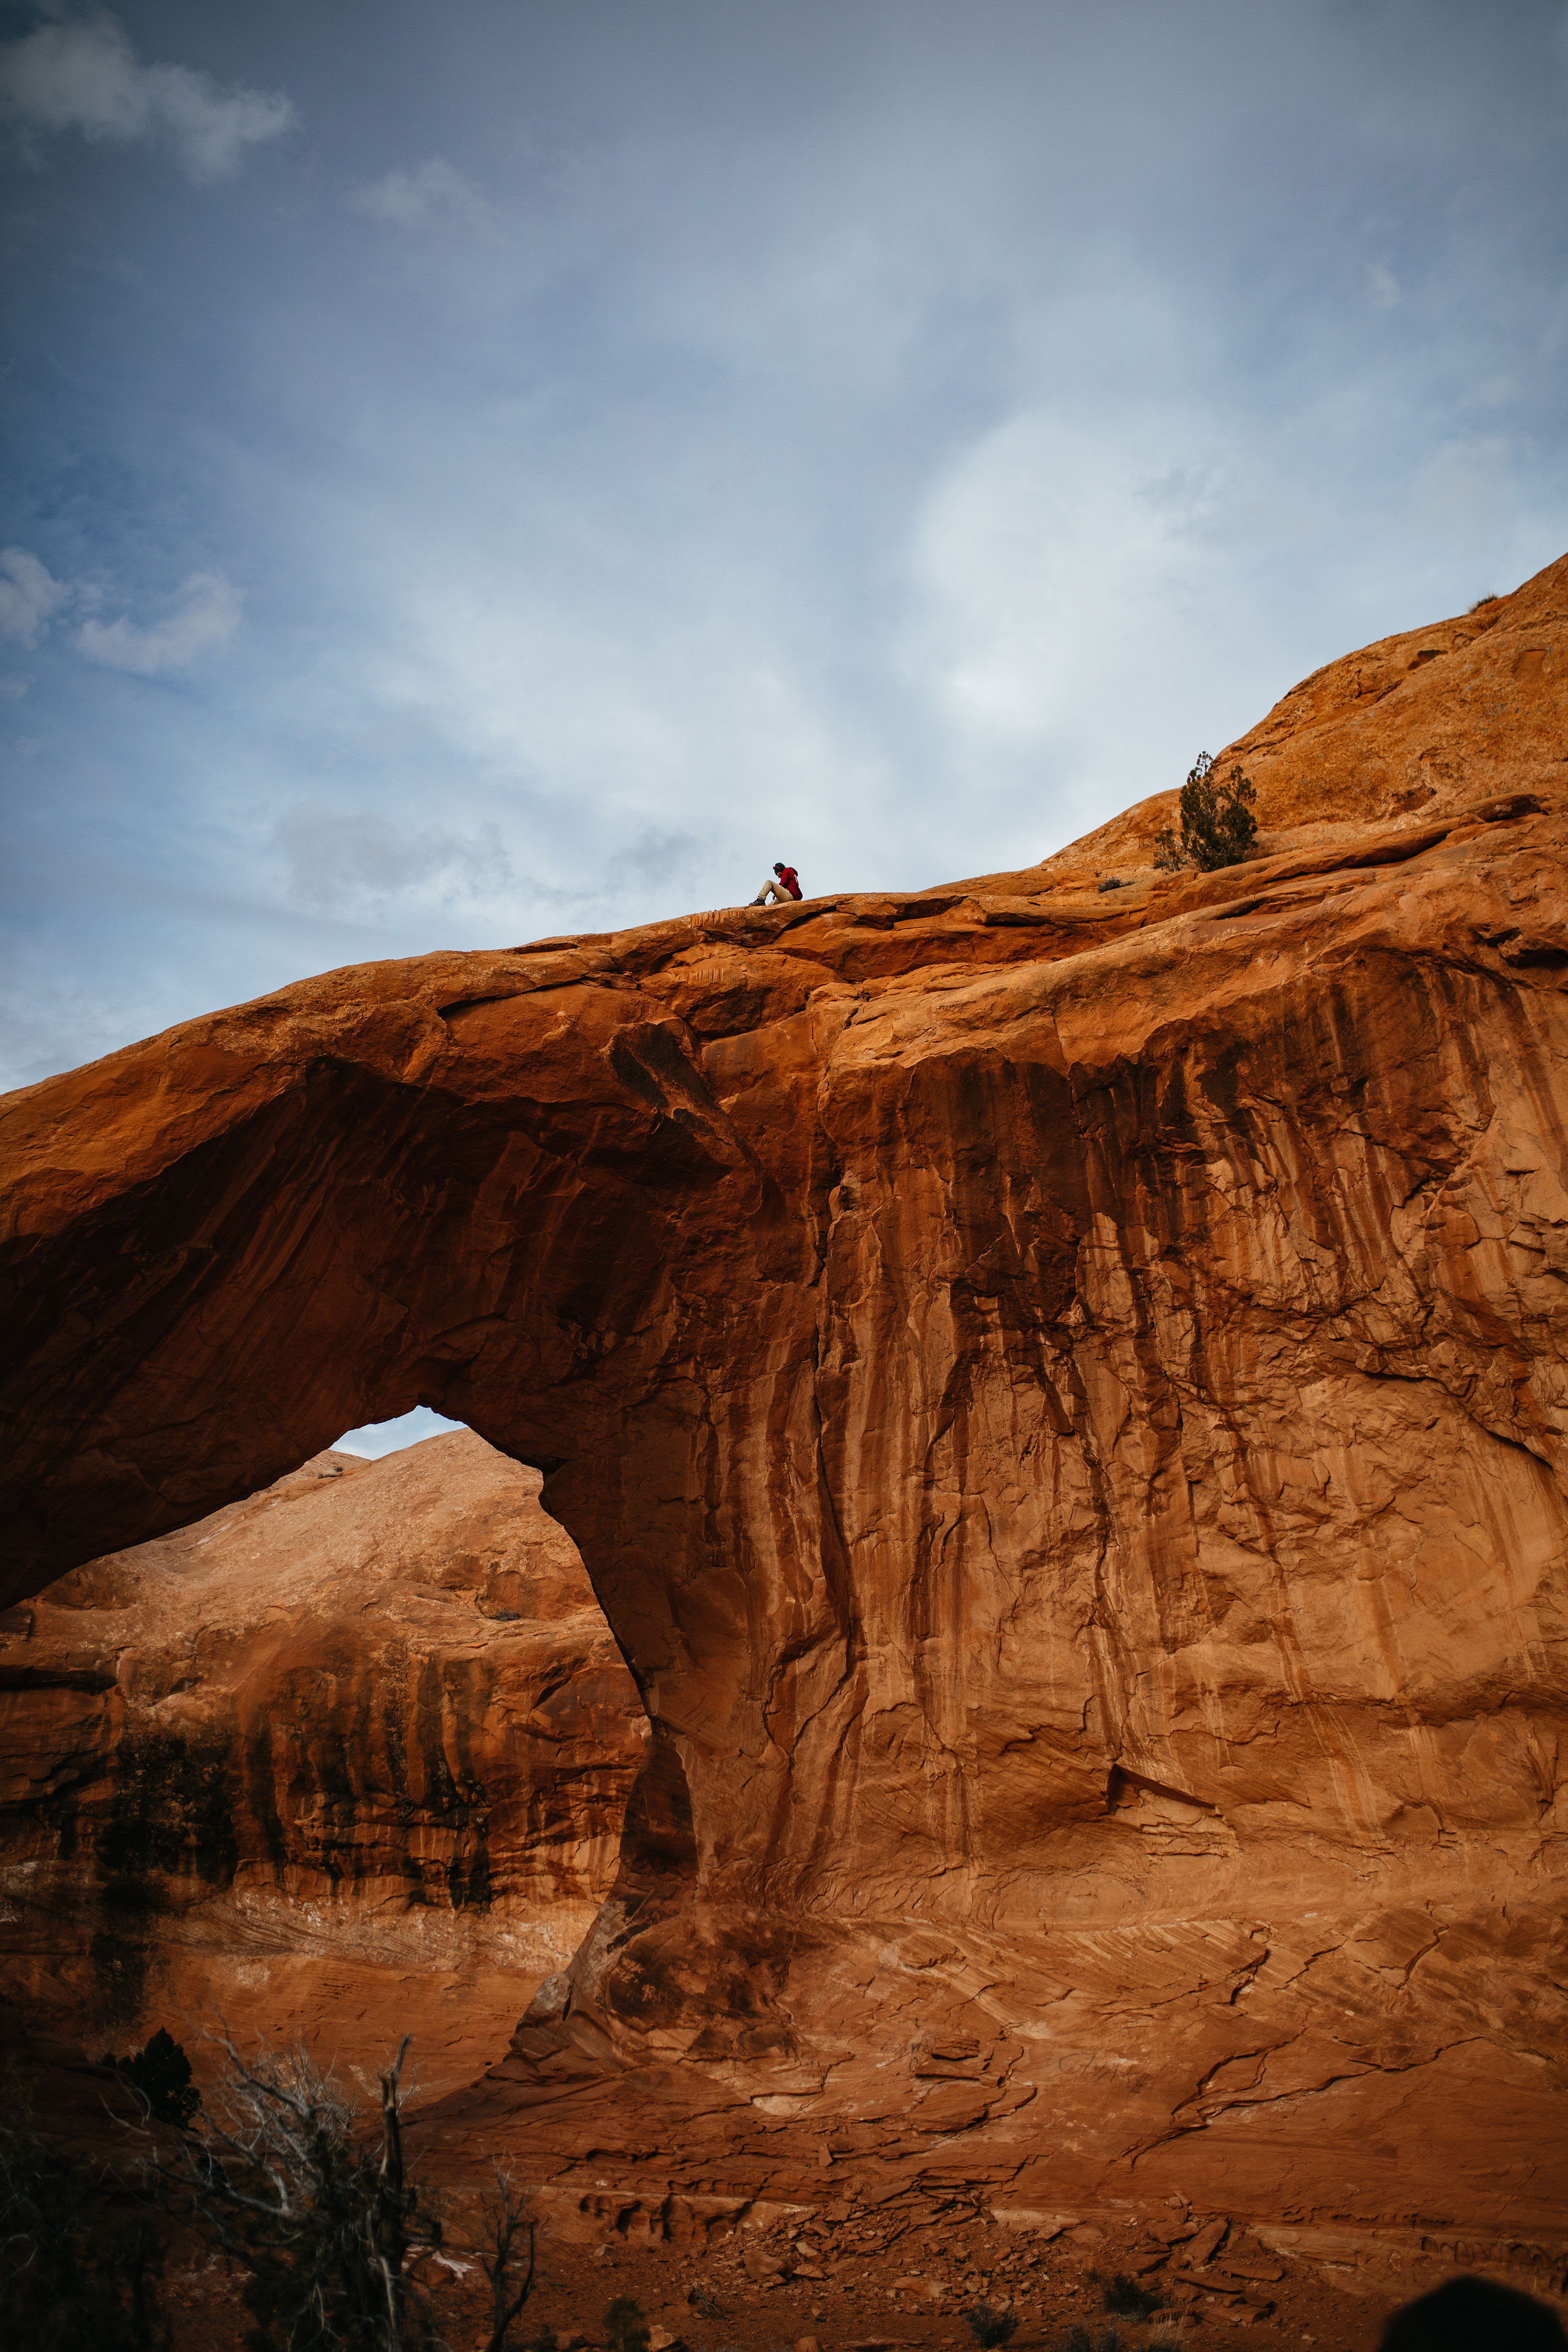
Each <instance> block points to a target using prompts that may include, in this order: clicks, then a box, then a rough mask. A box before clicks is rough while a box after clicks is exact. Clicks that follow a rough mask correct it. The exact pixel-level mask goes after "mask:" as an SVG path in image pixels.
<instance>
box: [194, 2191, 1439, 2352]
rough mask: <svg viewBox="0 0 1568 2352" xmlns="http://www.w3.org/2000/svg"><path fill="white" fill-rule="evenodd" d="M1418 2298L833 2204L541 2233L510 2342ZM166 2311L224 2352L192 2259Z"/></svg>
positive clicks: (1087, 2317)
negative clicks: (710, 2237)
mask: <svg viewBox="0 0 1568 2352" xmlns="http://www.w3.org/2000/svg"><path fill="white" fill-rule="evenodd" d="M461 2212H462V2208H461V2206H460V2205H459V2210H458V2221H459V2226H460V2221H461ZM468 2262H469V2263H470V2264H471V2256H470V2257H468ZM464 2264H465V2257H464V2254H463V2253H462V2252H461V2251H460V2250H459V2249H458V2242H457V2240H456V2239H455V2240H454V2252H453V2254H452V2256H451V2257H450V2258H449V2259H448V2260H447V2261H445V2262H435V2261H431V2262H426V2263H423V2264H421V2265H420V2276H421V2279H422V2281H423V2283H424V2284H426V2287H427V2288H428V2291H429V2293H430V2294H431V2298H432V2301H433V2304H434V2306H435V2309H436V2312H437V2321H438V2325H439V2326H440V2327H441V2329H442V2331H443V2333H444V2334H445V2335H446V2336H447V2340H448V2341H449V2342H450V2344H451V2345H452V2347H453V2352H470V2347H474V2352H478V2347H482V2346H483V2345H484V2344H485V2343H486V2341H487V2339H488V2322H487V2319H486V2310H487V2303H486V2297H487V2295H488V2288H486V2287H485V2285H484V2283H483V2281H482V2279H481V2278H480V2276H479V2273H478V2272H477V2270H476V2269H475V2268H473V2267H471V2266H467V2267H465V2266H464ZM1420 2290H1421V2281H1420V2278H1419V2275H1418V2274H1417V2275H1415V2276H1413V2277H1412V2279H1411V2282H1410V2284H1409V2286H1408V2288H1405V2289H1404V2290H1403V2291H1402V2287H1401V2284H1398V2283H1394V2282H1391V2283H1390V2288H1389V2291H1388V2292H1387V2293H1384V2294H1376V2295H1371V2296H1369V2295H1366V2294H1348V2293H1346V2292H1343V2291H1342V2290H1339V2289H1336V2288H1335V2287H1334V2286H1333V2285H1332V2284H1330V2283H1328V2282H1327V2281H1326V2280H1325V2279H1324V2277H1323V2276H1322V2274H1321V2272H1319V2271H1318V2270H1316V2269H1314V2268H1310V2267H1309V2266H1306V2265H1303V2264H1300V2263H1294V2262H1292V2261H1290V2260H1289V2259H1282V2258H1281V2257H1280V2256H1279V2253H1278V2252H1276V2251H1274V2250H1273V2249H1272V2248H1270V2247H1269V2246H1268V2244H1267V2243H1266V2242H1264V2241H1263V2240H1262V2239H1261V2238H1258V2237H1257V2236H1255V2235H1249V2234H1248V2233H1247V2232H1246V2231H1242V2230H1240V2229H1237V2228H1235V2227H1233V2226H1230V2225H1228V2224H1227V2223H1226V2221H1225V2219H1224V2218H1223V2217H1220V2216H1203V2215H1198V2214H1194V2213H1191V2212H1177V2211H1175V2210H1170V2211H1168V2212H1166V2213H1164V2214H1162V2215H1161V2216H1159V2217H1157V2218H1156V2217H1151V2218H1150V2219H1149V2220H1148V2221H1146V2222H1145V2223H1143V2224H1142V2226H1131V2225H1129V2226H1122V2227H1101V2226H1100V2225H1097V2224H1094V2223H1084V2224H1081V2225H1078V2226H1076V2227H1065V2228H1057V2227H1047V2228H1015V2227H1009V2226H1007V2225H1006V2224H1005V2223H1000V2222H998V2221H996V2220H995V2219H994V2218H993V2217H992V2216H991V2215H990V2214H988V2213H987V2212H986V2211H984V2210H983V2209H981V2208H979V2207H977V2206H975V2205H973V2203H965V2202H963V2200H953V2201H952V2202H951V2203H949V2204H948V2205H946V2206H945V2207H943V2208H941V2209H940V2210H939V2209H938V2208H936V2207H933V2205H932V2204H931V2202H929V2201H919V2202H913V2201H910V2200H890V2201H889V2204H888V2205H884V2206H882V2207H879V2208H869V2207H864V2206H861V2205H859V2204H858V2203H856V2204H851V2203H847V2202H843V2203H837V2204H834V2205H831V2206H828V2207H825V2208H823V2209H820V2210H817V2211H816V2212H814V2213H810V2214H804V2213H803V2214H795V2215H791V2216H781V2217H779V2218H777V2219H774V2220H773V2221H763V2222H761V2223H759V2224H757V2225H755V2226H750V2227H748V2226H742V2227H740V2228H738V2229H736V2230H735V2231H733V2232H732V2234H727V2235H725V2236H722V2237H721V2238H720V2239H719V2240H718V2242H716V2243H714V2244H713V2245H711V2246H710V2247H702V2248H698V2247H696V2246H692V2245H687V2246H679V2245H671V2244H663V2243H661V2244H647V2243H645V2244H641V2245H638V2244H636V2243H630V2242H626V2240H625V2239H621V2238H619V2237H617V2236H616V2234H615V2233H614V2232H611V2233H610V2234H609V2236H608V2237H607V2238H606V2239H605V2240H602V2241H600V2242H598V2243H596V2244H578V2243H571V2242H562V2241H560V2240H559V2239H554V2238H545V2239H543V2240H542V2241H541V2243H540V2246H539V2270H538V2278H537V2284H536V2286H535V2291H534V2294H533V2295H532V2297H531V2301H530V2303H529V2305H528V2306H527V2310H526V2313H525V2314H524V2315H523V2317H522V2318H521V2320H520V2322H519V2323H518V2325H517V2327H516V2330H515V2341H516V2343H517V2344H518V2345H519V2346H521V2344H522V2342H523V2341H524V2339H525V2338H526V2337H528V2336H533V2335H535V2334H536V2333H537V2332H538V2331H539V2330H540V2329H541V2328H544V2327H548V2328H550V2329H552V2330H553V2331H554V2333H555V2335H556V2336H557V2337H558V2338H559V2339H560V2341H561V2343H562V2344H563V2346H570V2345H572V2344H573V2343H576V2344H577V2345H579V2346H581V2347H588V2346H596V2345H601V2344H603V2342H604V2340H605V2330H604V2326H603V2315H604V2312H605V2308H606V2306H607V2305H608V2304H609V2302H610V2301H611V2299H612V2298H613V2297H616V2296H618V2295H628V2294H629V2295H631V2296H633V2297H635V2299H636V2300H637V2303H638V2304H639V2305H640V2306H641V2308H642V2310H643V2312H644V2314H645V2315H646V2317H647V2320H648V2321H649V2323H650V2326H652V2328H653V2329H654V2331H655V2333H654V2340H653V2352H675V2347H676V2345H677V2344H681V2345H684V2346H686V2347H689V2352H727V2347H731V2346H732V2347H737V2352H790V2347H796V2352H802V2347H816V2352H881V2347H889V2352H898V2347H905V2346H907V2347H910V2352H947V2348H948V2347H952V2352H974V2346H975V2341H976V2339H975V2336H974V2335H973V2331H972V2329H971V2327H970V2326H969V2324H968V2323H967V2321H966V2320H965V2318H964V2316H963V2315H964V2313H965V2312H966V2311H968V2310H972V2309H973V2308H974V2307H975V2306H976V2305H986V2306H988V2307H989V2309H990V2310H991V2311H993V2312H994V2313H997V2314H1003V2313H1010V2314H1012V2315H1013V2316H1014V2320H1015V2326H1016V2333H1015V2335H1014V2336H1013V2337H1012V2338H1011V2341H1012V2343H1013V2345H1014V2346H1015V2347H1019V2348H1020V2352H1030V2348H1031V2347H1047V2352H1069V2347H1072V2346H1073V2342H1074V2331H1075V2330H1079V2329H1083V2330H1087V2331H1088V2333H1089V2338H1090V2341H1091V2343H1092V2344H1093V2345H1094V2346H1096V2347H1100V2352H1113V2347H1112V2345H1111V2344H1110V2343H1109V2342H1107V2340H1106V2337H1107V2331H1114V2336H1115V2339H1116V2343H1117V2345H1118V2346H1120V2347H1122V2352H1133V2347H1144V2346H1160V2345H1163V2344H1166V2343H1176V2342H1180V2343H1184V2344H1192V2345H1193V2346H1194V2347H1203V2346H1205V2345H1212V2346H1216V2347H1217V2346H1220V2345H1223V2344H1226V2343H1228V2342H1230V2341H1231V2340H1232V2339H1234V2340H1236V2341H1237V2343H1247V2344H1257V2343H1259V2342H1274V2341H1282V2342H1286V2343H1289V2345H1290V2346H1292V2347H1294V2346H1297V2345H1302V2346H1305V2347H1316V2352H1373V2347H1375V2345H1376V2343H1377V2341H1378V2336H1379V2334H1380V2331H1381V2328H1382V2325H1383V2321H1384V2318H1385V2317H1386V2315H1387V2313H1388V2312H1389V2311H1390V2310H1391V2309H1393V2308H1394V2306H1395V2305H1397V2304H1398V2303H1399V2302H1400V2301H1402V2300H1404V2299H1405V2295H1406V2294H1410V2293H1416V2292H1419V2291H1420ZM169 2299H170V2302H171V2305H172V2307H173V2308H174V2310H175V2311H176V2312H178V2313H179V2314H180V2315H181V2336H180V2339H179V2341H180V2352H185V2347H187V2346H188V2347H193V2352H194V2347H195V2346H196V2345H197V2344H198V2342H210V2343H212V2344H213V2345H214V2346H215V2347H222V2352H227V2344H226V2330H228V2329H236V2328H237V2308H238V2306H237V2296H236V2292H235V2289H234V2286H233V2283H232V2281H228V2280H226V2278H225V2277H224V2275H223V2273H221V2271H220V2270H218V2269H217V2268H216V2266H215V2265H213V2264H211V2263H207V2262H205V2261H204V2260H203V2259H201V2258H200V2257H197V2258H195V2259H194V2260H191V2261H190V2262H189V2263H187V2264H185V2265H182V2266H181V2267H180V2268H178V2269H177V2270H175V2271H174V2273H172V2275H171V2278H170V2281H169ZM1140 2299H1142V2305H1143V2309H1142V2311H1140V2310H1139V2308H1138V2305H1139V2302H1140ZM1129 2305H1131V2306H1132V2307H1131V2309H1129V2308H1128V2306H1129ZM1150 2306H1152V2308H1151V2307H1150ZM661 2339H662V2341H661ZM231 2340H232V2341H233V2342H234V2343H235V2344H237V2342H238V2340H239V2339H238V2335H237V2333H235V2334H234V2335H233V2336H232V2339H231Z"/></svg>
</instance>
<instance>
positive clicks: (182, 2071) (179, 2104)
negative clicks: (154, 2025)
mask: <svg viewBox="0 0 1568 2352" xmlns="http://www.w3.org/2000/svg"><path fill="white" fill-rule="evenodd" d="M102 2063H104V2065H106V2066H112V2067H113V2069H114V2071H115V2073H116V2074H123V2075H124V2077H125V2079H126V2081H127V2082H128V2083H129V2084H131V2085H132V2089H133V2090H136V2091H139V2092H140V2093H141V2095H142V2097H143V2098H144V2099H145V2100H146V2102H147V2112H148V2114H149V2115H150V2116H152V2118H153V2122H154V2123H158V2124H174V2125H175V2126H177V2127H178V2129H179V2130H181V2131H184V2128H185V2126H186V2125H187V2124H188V2123H189V2122H190V2120H191V2118H192V2116H194V2115H195V2112H196V2109H197V2108H198V2107H199V2106H200V2105H201V2103H202V2095H201V2093H200V2092H199V2091H198V2090H197V2089H196V2087H195V2084H194V2083H193V2082H192V2081H191V2062H190V2060H189V2059H188V2058H187V2057H186V2055H185V2053H184V2050H183V2049H182V2048H181V2046H180V2044H179V2043H178V2042H176V2041H175V2040H174V2036H173V2035H172V2034H170V2033H169V2032H166V2031H165V2030H164V2028H163V2026H160V2027H159V2028H158V2031H157V2032H156V2033H154V2034H153V2037H152V2039H151V2040H150V2041H149V2042H146V2043H145V2044H144V2045H143V2047H142V2049H140V2050H133V2051H132V2053H131V2055H130V2056H129V2057H128V2058H116V2057H115V2055H114V2054H113V2053H112V2051H109V2050H106V2051H105V2052H104V2053H103V2062H102Z"/></svg>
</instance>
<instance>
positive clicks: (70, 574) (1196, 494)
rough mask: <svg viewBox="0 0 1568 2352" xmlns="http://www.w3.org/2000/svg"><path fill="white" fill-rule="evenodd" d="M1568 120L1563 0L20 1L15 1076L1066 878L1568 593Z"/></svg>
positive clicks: (7, 598)
mask: <svg viewBox="0 0 1568 2352" xmlns="http://www.w3.org/2000/svg"><path fill="white" fill-rule="evenodd" d="M1565 140H1568V5H1565V0H1552V5H1534V0H1494V5H1491V6H1490V7H1488V8H1484V9H1481V8H1477V7H1476V6H1475V5H1473V0H1464V5H1450V0H1395V4H1394V5H1379V0H1300V5H1269V0H1225V5H1210V0H1093V5H1089V0H1072V4H1071V5H1058V0H1027V5H1025V0H443V5H441V6H440V7H438V8H434V7H431V6H430V5H428V0H418V4H417V5H415V0H268V5H267V6H266V7H263V8H240V7H214V6H213V5H211V0H149V4H148V5H125V6H121V7H119V8H116V9H114V10H112V11H102V10H99V9H95V8H92V7H78V6H72V5H50V6H36V5H10V0H0V176H3V181H4V190H5V205H4V214H5V231H4V234H5V247H4V257H5V258H4V267H5V281H6V289H7V299H6V303H5V346H4V350H3V352H0V365H3V367H4V371H5V373H4V383H5V400H4V403H3V404H0V408H3V429H4V432H5V441H6V448H5V457H6V463H5V470H4V480H5V488H4V493H3V511H0V550H3V551H0V729H3V730H4V775H5V787H4V788H5V849H6V852H7V855H6V856H5V861H4V864H5V895H4V900H3V907H4V913H3V939H0V1086H5V1087H11V1086H17V1085H23V1084H26V1083H29V1082H30V1081H32V1080H34V1079H36V1078H38V1077H42V1076H47V1075H48V1074H50V1073H52V1072H55V1071H57V1070H60V1069H64V1068H68V1067H71V1066H75V1065H76V1064H78V1063H79V1062H82V1061H85V1060H89V1059H90V1058H92V1057H94V1056H95V1055H100V1054H102V1053H106V1052H109V1051H110V1050H111V1049H113V1048H114V1047H115V1046H118V1045H123V1044H126V1043H128V1042H130V1041H131V1040H132V1039H134V1038H137V1037H140V1036H144V1035H147V1034H152V1033H153V1032H155V1031H156V1030H158V1029H160V1028H162V1027H164V1026H166V1025H167V1024H171V1023H173V1022H175V1021H179V1020H184V1019H187V1018H189V1017H191V1016H193V1015H195V1014H198V1013H204V1012H206V1011H209V1010H211V1009H212V1008H214V1007H216V1006H217V1005H220V1004H224V1003H235V1002H238V1001H242V1000H244V999H245V998H247V997H249V996H253V995H257V994H259V993H262V992H266V991H268V990H269V989H273V988H276V987H279V986H281V985H283V984H285V983H286V982H289V981H291V980H295V979H298V978H300V977H301V976H303V975H305V974H307V973H310V972H315V971H323V970H328V969H331V968H332V967H335V966H337V965H341V964H346V963H356V962H361V961H367V960H369V959H372V958H377V957H385V956H400V955H410V954H418V953H422V952H424V951H426V950H429V949H432V948H437V947H455V948H464V947H478V946H509V945H512V944H515V943H517V942H520V941H523V940H529V939H531V938H538V937H542V936H552V935H558V934H560V933H561V932H563V931H572V930H582V929H605V928H608V927H610V926H612V925H619V924H625V923H631V922H637V921H643V920H649V919H656V918H658V917H662V916H666V915H669V914H673V913H677V912H679V911H682V910H685V909H690V908H714V907H721V906H727V905H733V904H737V903H740V902H741V901H742V900H743V899H745V898H750V897H751V896H752V893H753V892H754V891H755V890H756V888H757V887H758V886H759V884H760V883H761V881H762V879H763V874H764V872H765V871H766V869H767V867H768V866H770V864H771V862H772V861H773V858H775V857H780V858H784V859H786V860H788V861H790V862H792V863H794V864H795V865H796V866H798V867H799V869H800V871H801V875H802V878H803V881H804V883H805V887H806V889H807V890H808V891H812V890H827V889H846V888H880V887H893V888H903V887H911V886H919V885H922V884H928V883H937V882H940V881H942V880H945V879H950V878H952V877H956V876H960V875H965V874H975V873H984V872H985V871H987V870H991V869H995V868H998V867H1007V866H1017V865H1020V864H1025V863H1027V862H1029V861H1031V860H1033V859H1035V858H1037V857H1040V856H1045V855H1047V854H1048V853H1049V852H1050V851H1051V850H1053V849H1056V848H1058V847H1059V846H1060V845H1062V844H1063V843H1064V842H1066V841H1068V840H1070V839H1072V838H1074V837H1075V836H1076V835H1079V834H1080V833H1082V832H1084V831H1086V830H1088V829H1089V827H1090V826H1092V825H1094V824H1098V823H1100V821H1102V820H1103V819H1104V818H1106V817H1108V816H1110V815H1111V814H1114V813H1115V812H1116V811H1117V810H1118V809H1120V808H1122V807H1124V806H1125V805H1126V804H1127V803H1129V802H1131V801H1133V800H1135V799H1138V798H1140V797H1142V795H1143V794H1144V793H1150V792H1153V791H1156V790H1159V789H1162V788H1163V787H1166V786H1169V785H1173V784H1175V783H1179V782H1181V780H1182V778H1183V776H1184V774H1185V772H1186V770H1187V768H1188V767H1189V765H1190V764H1191V761H1192V760H1193V758H1194V754H1195V753H1196V752H1197V751H1199V750H1200V749H1208V750H1211V751H1213V750H1217V749H1219V748H1220V746H1221V745H1222V744H1223V743H1224V742H1225V741H1226V740H1228V739H1230V738H1232V737H1234V736H1235V735H1237V734H1238V733H1240V732H1241V731H1242V730H1244V729H1246V728H1247V727H1248V726H1249V725H1251V724H1252V723H1253V722H1254V721H1255V720H1256V719H1258V718H1260V717H1261V715H1262V714H1263V712H1264V711H1265V710H1266V709H1268V706H1269V705H1270V704H1271V703H1272V702H1274V701H1275V700H1276V699H1277V698H1279V695H1280V694H1282V693H1284V692H1285V691H1286V690H1287V689H1288V688H1289V687H1290V686H1291V685H1292V684H1293V683H1294V682H1295V681H1296V680H1297V679H1299V678H1300V677H1304V676H1305V675H1307V674H1308V673H1309V672H1310V671H1311V670H1312V669H1314V668H1315V667H1318V666H1319V665H1320V664H1321V663H1322V662H1324V661H1327V660H1330V659H1331V658H1333V657H1334V656H1337V655H1339V654H1341V653H1343V652H1346V651H1348V650H1350V649H1351V648H1352V646H1357V645H1360V644H1363V643H1366V642H1368V641H1370V640H1371V639H1373V638H1375V637H1378V636H1381V635H1385V634H1387V633H1388V632H1390V631H1393V630H1396V629H1404V628H1409V627H1415V626H1417V625H1420V624H1421V623H1423V622H1425V621H1427V620H1432V619H1436V618H1437V617H1439V616H1441V615H1445V614H1451V613H1454V612H1458V611H1462V610H1463V609H1464V608H1465V607H1466V606H1467V605H1468V604H1470V603H1472V602H1473V601H1474V599H1475V598H1476V597H1477V596H1479V595H1480V594H1483V593H1489V592H1495V591H1506V590H1507V589H1510V588H1511V587H1513V586H1515V585H1517V583H1519V582H1520V581H1521V580H1522V579H1524V578H1526V577H1528V576H1529V574H1530V573H1531V572H1534V571H1536V570H1538V569H1539V568H1540V567H1541V566H1542V565H1543V564H1545V563H1547V562H1551V561H1552V560H1553V559H1554V558H1555V557H1557V556H1558V555H1560V554H1562V553H1563V551H1564V550H1565V549H1568V449H1565V443H1568V397H1565V394H1568V384H1565V382H1564V376H1565V361H1568V268H1565V261H1568V205H1565V203H1564V196H1565V194H1568V190H1565V185H1564V180H1565V173H1564V147H1565ZM356 1435H360V1436H363V1433H356ZM365 1442H366V1444H370V1443H371V1442H372V1441H371V1440H370V1439H366V1441H365Z"/></svg>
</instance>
